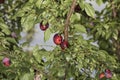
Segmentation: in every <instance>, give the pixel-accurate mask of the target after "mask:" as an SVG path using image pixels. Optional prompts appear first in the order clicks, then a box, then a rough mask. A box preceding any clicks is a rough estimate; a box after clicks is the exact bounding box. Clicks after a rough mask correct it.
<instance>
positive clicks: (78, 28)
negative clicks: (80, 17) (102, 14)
mask: <svg viewBox="0 0 120 80" xmlns="http://www.w3.org/2000/svg"><path fill="white" fill-rule="evenodd" d="M74 26H75V31H77V32H82V33H86V29H85V27H84V26H83V25H81V24H75V25H74Z"/></svg>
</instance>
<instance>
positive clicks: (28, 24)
mask: <svg viewBox="0 0 120 80" xmlns="http://www.w3.org/2000/svg"><path fill="white" fill-rule="evenodd" d="M35 20H36V15H35V14H30V15H29V16H27V17H23V18H22V19H21V24H22V26H23V28H24V30H25V31H29V30H30V29H32V28H33V27H34V24H35Z"/></svg>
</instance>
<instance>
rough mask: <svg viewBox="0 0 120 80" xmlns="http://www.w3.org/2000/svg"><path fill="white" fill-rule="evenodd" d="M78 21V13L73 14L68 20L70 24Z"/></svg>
mask: <svg viewBox="0 0 120 80" xmlns="http://www.w3.org/2000/svg"><path fill="white" fill-rule="evenodd" d="M80 19H81V15H80V14H79V13H75V14H73V15H72V16H71V18H70V20H71V22H76V21H80Z"/></svg>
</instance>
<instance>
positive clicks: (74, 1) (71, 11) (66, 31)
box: [64, 0, 77, 41]
mask: <svg viewBox="0 0 120 80" xmlns="http://www.w3.org/2000/svg"><path fill="white" fill-rule="evenodd" d="M76 1H77V0H73V2H72V5H71V8H70V10H69V12H68V14H67V19H66V21H65V26H64V27H65V28H64V39H65V41H68V27H69V23H70V17H71V15H72V13H73V12H74V8H75V5H76Z"/></svg>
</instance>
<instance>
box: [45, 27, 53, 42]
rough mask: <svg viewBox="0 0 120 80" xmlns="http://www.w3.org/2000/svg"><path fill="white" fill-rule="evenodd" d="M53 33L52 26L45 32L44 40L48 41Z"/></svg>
mask: <svg viewBox="0 0 120 80" xmlns="http://www.w3.org/2000/svg"><path fill="white" fill-rule="evenodd" d="M50 35H51V31H50V28H48V29H47V30H46V31H45V32H44V41H45V42H46V41H47V40H49V38H50Z"/></svg>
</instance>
